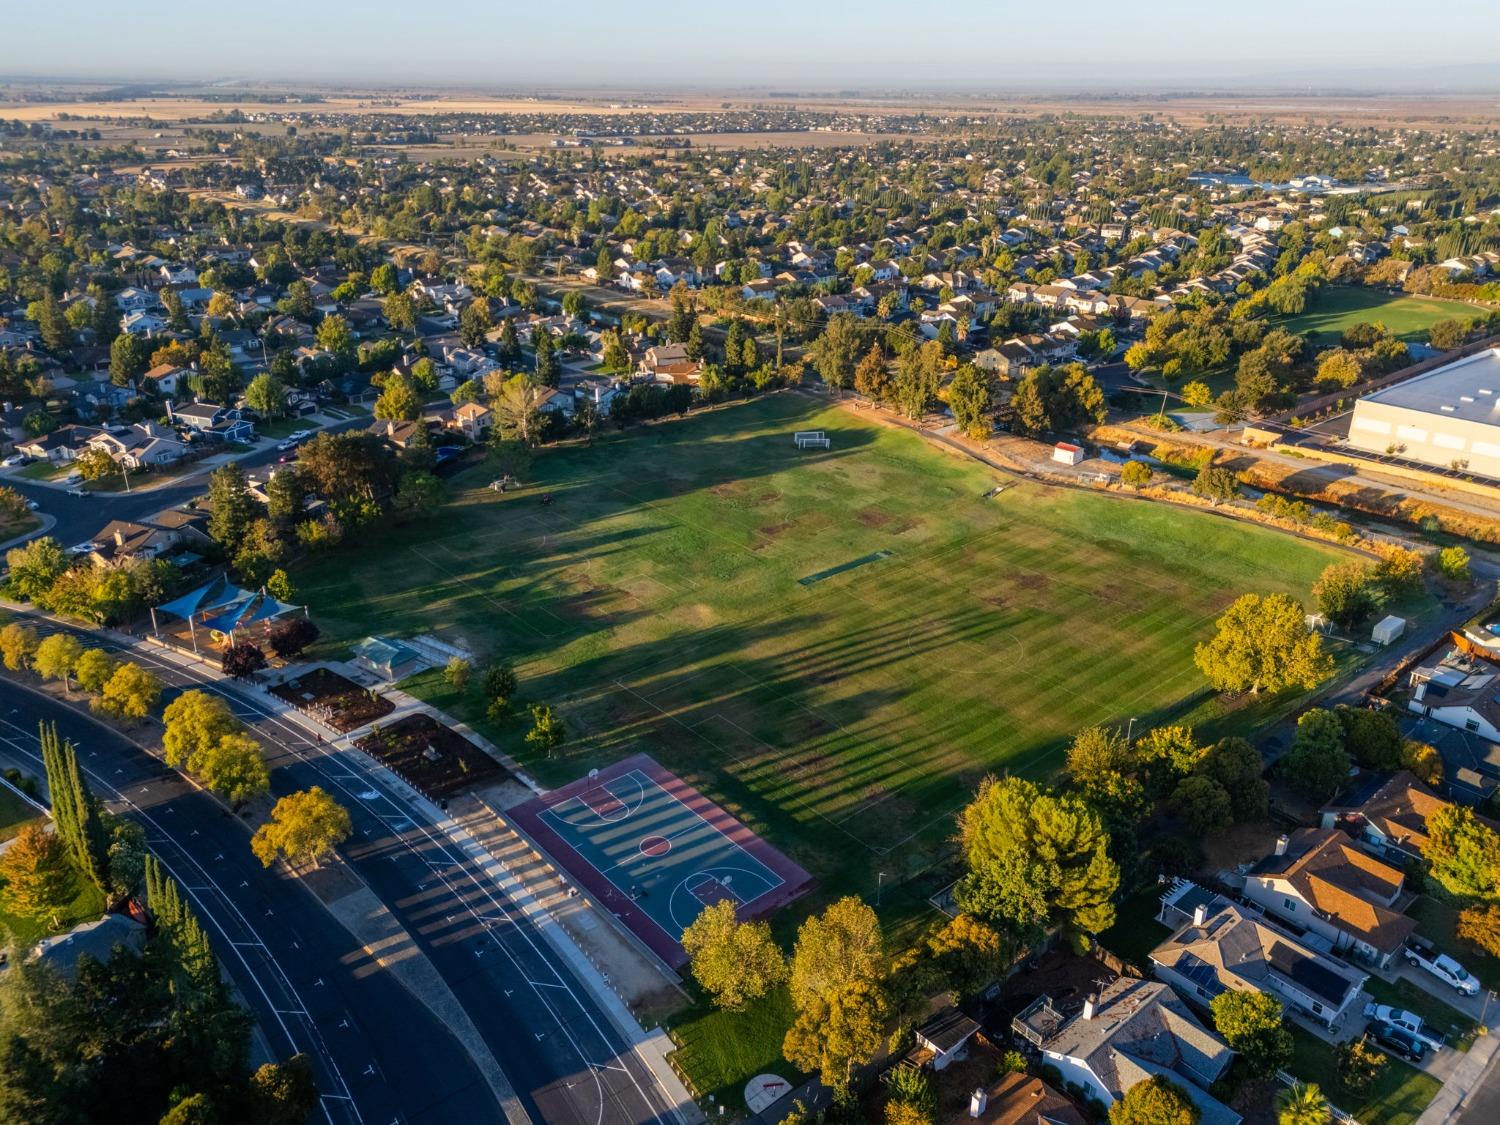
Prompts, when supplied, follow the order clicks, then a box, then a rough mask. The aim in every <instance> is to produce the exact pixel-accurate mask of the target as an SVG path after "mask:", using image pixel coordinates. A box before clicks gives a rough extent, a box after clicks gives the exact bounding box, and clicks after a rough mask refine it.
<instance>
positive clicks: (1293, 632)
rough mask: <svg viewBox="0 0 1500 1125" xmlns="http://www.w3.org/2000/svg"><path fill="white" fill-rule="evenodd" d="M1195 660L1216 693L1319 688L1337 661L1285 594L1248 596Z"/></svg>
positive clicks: (1197, 651) (1200, 648)
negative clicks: (1292, 687) (1294, 686)
mask: <svg viewBox="0 0 1500 1125" xmlns="http://www.w3.org/2000/svg"><path fill="white" fill-rule="evenodd" d="M1193 659H1194V661H1195V662H1196V663H1197V665H1198V668H1199V670H1200V671H1202V673H1203V674H1204V676H1205V677H1207V679H1208V682H1209V684H1210V685H1212V686H1213V688H1214V689H1215V690H1216V691H1221V692H1235V693H1238V692H1245V691H1248V692H1249V693H1250V694H1251V695H1258V694H1259V693H1260V692H1261V691H1263V690H1265V691H1280V690H1281V689H1282V688H1285V687H1291V686H1293V685H1297V686H1301V687H1305V688H1308V689H1311V688H1315V687H1317V686H1318V684H1320V683H1322V682H1323V681H1324V680H1325V679H1327V678H1328V677H1329V676H1330V675H1332V674H1333V657H1332V656H1331V655H1329V653H1328V652H1326V651H1325V650H1324V648H1323V639H1322V638H1321V637H1320V636H1318V634H1316V633H1314V632H1313V631H1312V630H1311V629H1309V628H1308V627H1307V614H1306V611H1305V610H1304V609H1303V608H1302V603H1300V602H1298V601H1297V600H1296V599H1295V598H1290V597H1288V596H1287V595H1285V594H1267V595H1265V596H1264V597H1262V596H1261V595H1259V594H1244V595H1242V596H1241V597H1239V598H1237V599H1236V600H1235V602H1234V604H1233V605H1231V606H1230V607H1229V608H1228V609H1226V610H1225V611H1224V613H1223V614H1222V615H1221V616H1220V617H1219V620H1218V622H1217V623H1216V626H1215V634H1214V637H1213V639H1212V640H1210V641H1207V642H1205V643H1203V644H1200V645H1198V646H1197V648H1196V649H1194V651H1193Z"/></svg>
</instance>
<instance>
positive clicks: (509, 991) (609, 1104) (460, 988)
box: [42, 623, 677, 1125]
mask: <svg viewBox="0 0 1500 1125" xmlns="http://www.w3.org/2000/svg"><path fill="white" fill-rule="evenodd" d="M59 628H61V626H57V625H53V624H51V623H47V624H45V625H43V627H42V631H43V632H44V633H45V632H51V631H56V630H57V629H59ZM73 631H74V632H76V633H77V634H78V635H79V636H81V637H83V638H85V639H86V640H87V642H88V643H91V644H95V645H98V644H100V642H101V640H104V638H102V637H101V635H100V634H97V633H90V632H88V631H86V630H73ZM106 647H111V646H106ZM130 657H131V659H132V660H134V661H136V662H137V663H140V664H142V665H145V666H148V667H150V668H151V669H152V670H153V671H154V672H155V673H156V674H157V675H158V676H159V677H160V678H161V679H162V681H163V682H164V683H165V684H167V685H168V690H167V693H166V701H170V699H171V698H172V697H173V696H174V695H175V694H177V693H178V692H180V691H181V690H184V689H186V688H190V687H191V688H199V689H202V690H205V691H211V692H214V693H216V694H218V695H221V696H223V697H224V698H225V700H226V701H227V702H228V703H229V704H230V706H231V707H232V709H233V710H234V712H235V713H236V714H237V715H238V716H239V717H240V718H241V719H242V720H243V721H244V722H245V723H247V724H248V725H250V726H251V727H252V728H253V733H254V734H255V736H256V738H258V739H259V740H260V741H261V743H262V744H263V746H264V747H265V748H266V751H267V756H268V759H269V761H270V764H271V766H272V771H273V772H272V788H273V791H274V792H275V793H276V794H278V795H280V794H283V793H286V792H291V791H294V790H300V789H305V788H308V787H309V786H312V785H320V786H322V787H323V789H324V790H326V791H327V792H329V793H330V794H331V795H333V796H334V797H335V799H337V800H338V801H339V802H340V803H341V804H343V805H344V806H345V807H346V808H348V809H349V812H350V815H351V818H352V820H353V824H354V836H353V838H352V839H351V840H350V842H349V843H348V844H347V845H345V847H344V848H343V849H341V851H342V853H343V855H344V857H345V858H346V859H347V860H348V861H349V862H350V864H351V865H352V866H353V867H354V868H355V869H356V870H357V871H358V873H359V874H360V876H361V877H362V878H363V879H364V880H365V882H366V883H367V884H368V885H369V887H370V888H371V890H373V891H374V892H375V894H376V895H377V896H378V897H379V898H380V899H381V901H382V902H383V903H384V904H385V905H386V907H388V908H389V909H390V910H391V912H392V913H393V914H394V915H395V916H396V917H397V919H398V920H399V921H400V922H401V923H402V924H403V925H404V926H405V927H406V929H407V932H408V933H410V934H411V935H412V937H413V939H414V940H415V941H416V942H417V944H418V945H419V946H420V947H421V949H422V951H423V952H424V953H425V954H426V956H427V958H428V960H429V961H430V962H431V963H432V965H433V967H434V968H436V969H437V971H438V972H439V973H440V974H441V975H442V976H443V978H444V980H445V981H446V982H447V984H448V985H449V987H450V988H451V989H452V991H453V993H454V994H455V995H456V996H457V998H458V1000H459V1002H460V1003H461V1004H462V1005H463V1007H464V1009H465V1011H466V1012H467V1013H468V1015H469V1017H470V1018H471V1019H472V1020H473V1022H474V1024H475V1026H476V1027H477V1028H478V1029H479V1031H480V1034H481V1035H482V1036H483V1037H484V1039H485V1041H486V1043H487V1044H488V1045H489V1047H490V1049H491V1051H492V1052H493V1054H494V1056H495V1058H496V1059H497V1060H498V1061H499V1063H500V1066H501V1068H502V1069H503V1070H504V1071H505V1075H506V1077H507V1078H508V1079H509V1081H510V1083H511V1085H512V1086H513V1087H514V1088H515V1091H516V1094H517V1097H518V1098H519V1100H520V1102H521V1104H522V1106H523V1108H524V1109H525V1111H526V1112H527V1113H528V1114H529V1115H530V1116H531V1117H532V1118H533V1120H535V1121H537V1122H547V1123H548V1125H570V1123H577V1125H603V1123H605V1122H609V1123H617V1122H618V1123H634V1122H658V1121H659V1122H675V1121H676V1120H677V1116H676V1113H675V1111H674V1110H673V1109H672V1108H671V1105H670V1103H669V1102H668V1101H667V1099H666V1098H665V1097H664V1095H663V1094H662V1092H661V1090H660V1088H659V1087H658V1085H657V1083H656V1081H655V1079H654V1078H653V1076H652V1074H651V1071H650V1069H649V1067H648V1066H647V1065H646V1063H645V1061H644V1060H643V1059H642V1057H641V1056H640V1055H639V1054H638V1053H637V1052H636V1051H635V1049H634V1047H633V1045H632V1044H631V1043H630V1041H629V1040H628V1039H627V1038H626V1037H625V1035H624V1034H622V1033H621V1032H620V1031H619V1029H618V1028H616V1027H615V1026H614V1025H613V1024H612V1023H611V1022H610V1019H609V1017H608V1015H607V1014H606V1013H605V1011H604V1010H603V1008H602V1007H601V1006H600V1004H599V1002H598V1000H597V999H596V998H595V997H594V996H593V994H592V993H591V991H590V990H589V989H588V988H587V987H586V986H585V985H584V984H583V983H582V982H580V981H579V980H578V978H577V977H576V976H575V975H574V973H573V972H572V970H571V968H570V967H569V966H568V965H567V964H566V963H565V962H564V961H563V960H562V959H561V958H560V957H559V956H558V955H557V954H556V952H555V951H554V950H553V949H552V947H551V946H550V945H549V944H548V942H547V940H546V938H545V937H544V936H543V935H542V934H541V933H540V931H539V930H538V928H537V926H536V923H535V922H533V921H532V920H531V919H530V918H528V917H527V916H526V915H525V913H524V912H523V911H522V910H521V909H520V908H519V907H518V906H517V905H516V904H515V903H514V902H513V901H511V900H510V898H509V897H508V896H506V894H505V893H504V892H503V890H502V889H501V887H500V886H499V885H498V884H497V883H496V881H495V880H494V879H493V878H491V877H490V876H489V875H488V874H487V873H486V872H485V871H484V869H483V867H482V865H481V861H476V860H475V859H473V858H471V857H470V856H469V855H468V854H467V853H466V852H465V851H464V850H463V849H461V848H459V847H458V846H457V845H456V844H455V843H454V842H453V841H452V840H451V839H450V838H449V837H448V836H447V835H446V833H444V832H443V831H442V830H440V829H438V828H437V827H435V826H434V825H433V824H432V823H431V821H430V820H429V818H428V814H427V813H426V812H425V811H424V810H423V809H422V807H421V805H419V804H418V803H417V802H415V801H413V800H411V799H409V798H408V797H407V796H406V795H405V794H404V792H403V791H402V790H401V789H399V788H398V787H396V786H395V785H393V784H388V783H387V782H386V781H385V780H384V778H382V777H380V776H379V775H378V774H377V771H376V769H375V767H374V764H373V762H371V761H370V760H369V759H367V758H366V757H365V756H364V755H363V754H360V753H359V752H357V751H354V750H350V749H348V748H346V747H339V746H334V745H330V744H328V743H324V742H321V741H319V740H317V739H316V738H315V737H314V736H313V735H310V734H308V733H307V732H306V731H305V730H304V729H303V728H302V727H301V726H300V725H298V724H296V723H294V722H291V721H289V720H287V719H285V718H282V717H280V716H279V715H277V714H275V713H274V712H273V711H272V710H271V709H270V707H269V705H268V704H267V703H266V701H265V700H264V697H262V696H260V695H259V694H258V693H256V692H254V691H252V690H251V689H249V688H246V687H242V686H240V685H235V684H232V683H226V682H225V681H221V680H216V679H213V678H211V677H209V676H207V675H206V674H204V673H201V672H197V671H185V670H183V669H181V668H179V667H178V666H177V665H175V664H172V663H170V662H166V661H164V660H162V659H161V658H160V657H159V656H157V655H156V654H154V653H152V652H150V651H142V650H133V651H132V652H131V653H130ZM241 847H242V849H244V850H245V854H246V856H247V857H248V848H247V847H246V846H245V845H243V844H242V845H241ZM220 850H222V849H216V850H215V853H214V854H215V855H216V854H218V851H220ZM199 858H200V859H202V858H203V855H202V853H201V852H200V853H199ZM209 858H212V857H209ZM450 1119H451V1120H463V1121H467V1120H469V1119H468V1118H466V1117H464V1116H462V1115H456V1116H453V1117H451V1118H450ZM476 1120H483V1118H476Z"/></svg>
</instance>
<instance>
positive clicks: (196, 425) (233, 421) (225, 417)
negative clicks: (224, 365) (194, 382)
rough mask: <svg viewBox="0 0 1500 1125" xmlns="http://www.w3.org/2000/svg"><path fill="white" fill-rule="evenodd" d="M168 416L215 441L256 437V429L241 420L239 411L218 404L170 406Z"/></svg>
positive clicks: (247, 439)
mask: <svg viewBox="0 0 1500 1125" xmlns="http://www.w3.org/2000/svg"><path fill="white" fill-rule="evenodd" d="M167 416H168V417H169V418H171V419H172V421H173V422H175V423H177V424H178V425H181V426H186V427H187V428H188V429H190V430H194V431H196V432H197V433H200V434H202V435H203V436H204V437H207V438H211V439H213V440H214V441H250V440H251V439H252V438H253V437H254V436H255V427H254V426H252V425H251V424H250V423H249V422H247V421H245V419H243V418H241V417H240V412H239V411H238V410H233V409H231V408H230V407H227V406H220V405H218V404H217V403H212V402H192V403H188V404H187V405H186V406H173V405H171V404H168V406H167Z"/></svg>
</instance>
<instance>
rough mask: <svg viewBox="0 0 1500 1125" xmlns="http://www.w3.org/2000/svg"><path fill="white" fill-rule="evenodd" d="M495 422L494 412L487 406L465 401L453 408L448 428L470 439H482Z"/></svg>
mask: <svg viewBox="0 0 1500 1125" xmlns="http://www.w3.org/2000/svg"><path fill="white" fill-rule="evenodd" d="M494 424H495V413H494V411H492V410H491V409H490V408H489V407H488V406H483V405H481V404H479V403H477V402H465V403H461V404H460V405H458V406H455V407H454V408H453V418H452V419H451V420H450V421H449V423H448V428H449V429H451V430H457V431H458V432H459V433H461V434H463V435H464V437H466V438H468V439H469V440H470V441H482V440H483V439H484V436H485V435H486V434H487V433H489V432H490V427H492V426H493V425H494Z"/></svg>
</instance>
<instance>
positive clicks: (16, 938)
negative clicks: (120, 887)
mask: <svg viewBox="0 0 1500 1125" xmlns="http://www.w3.org/2000/svg"><path fill="white" fill-rule="evenodd" d="M74 886H75V887H76V889H77V893H76V894H74V896H73V899H72V901H71V902H69V903H67V904H66V905H65V906H64V907H63V908H62V909H61V910H60V911H59V912H58V921H59V923H60V924H59V925H56V926H54V925H52V923H51V920H50V919H48V920H45V921H40V922H39V921H37V920H36V919H34V918H22V917H21V916H19V915H16V914H11V913H10V912H9V911H7V910H6V909H5V908H4V906H0V936H4V935H8V939H7V940H9V941H12V942H14V943H15V945H16V946H18V947H19V948H22V949H29V948H30V947H31V946H33V945H35V944H36V943H37V942H38V941H40V940H41V939H42V938H44V937H48V936H49V935H51V934H60V933H62V932H63V931H65V930H71V929H72V928H73V927H74V926H76V925H78V924H79V923H80V922H92V921H93V920H94V919H95V918H98V917H99V915H101V914H103V913H104V892H103V891H101V890H100V889H99V888H98V887H96V886H94V885H93V884H92V883H90V882H88V881H87V880H85V879H82V878H79V877H77V876H75V877H74Z"/></svg>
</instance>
